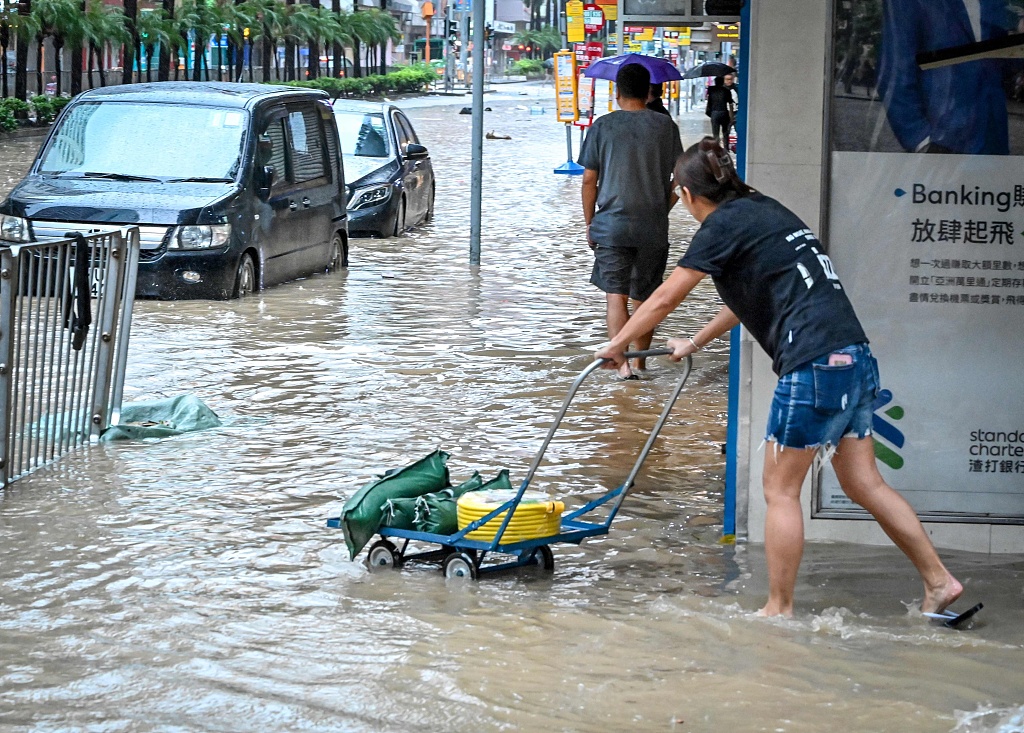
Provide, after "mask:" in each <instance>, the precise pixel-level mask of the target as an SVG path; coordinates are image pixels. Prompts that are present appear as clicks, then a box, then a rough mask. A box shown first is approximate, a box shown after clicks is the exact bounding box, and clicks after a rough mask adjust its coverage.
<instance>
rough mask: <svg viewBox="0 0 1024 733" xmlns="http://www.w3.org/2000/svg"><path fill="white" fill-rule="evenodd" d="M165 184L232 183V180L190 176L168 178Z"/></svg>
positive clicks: (233, 180)
mask: <svg viewBox="0 0 1024 733" xmlns="http://www.w3.org/2000/svg"><path fill="white" fill-rule="evenodd" d="M164 182H165V183H234V182H235V179H234V178H218V177H217V176H190V177H188V178H168V179H166V180H165V181H164Z"/></svg>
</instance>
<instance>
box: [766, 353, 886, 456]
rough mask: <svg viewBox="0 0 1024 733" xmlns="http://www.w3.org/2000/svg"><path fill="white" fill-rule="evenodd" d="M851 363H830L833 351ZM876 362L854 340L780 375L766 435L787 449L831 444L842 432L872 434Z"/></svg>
mask: <svg viewBox="0 0 1024 733" xmlns="http://www.w3.org/2000/svg"><path fill="white" fill-rule="evenodd" d="M837 353H838V354H849V355H850V356H851V357H853V363H852V364H846V365H837V366H829V363H828V362H829V356H830V355H831V354H837ZM878 389H879V380H878V362H877V361H875V357H873V356H872V355H871V349H869V348H868V345H867V344H854V345H852V346H847V347H844V348H842V349H836V350H835V351H832V352H830V353H829V354H826V355H825V356H822V357H819V358H817V359H815V360H813V361H809V362H807V363H806V364H803V365H801V366H799V367H797V368H796V369H794V370H793V371H791V372H789V373H788V374H786V375H784V376H783V377H782V378H781V379H779V385H778V386H777V387H776V388H775V398H774V399H773V400H772V410H771V414H769V415H768V434H767V435H766V436H765V440H769V441H774V442H776V443H778V444H779V445H782V446H786V447H788V448H819V447H821V446H831V447H835V446H837V445H838V444H839V441H840V439H842V438H845V437H855V438H864V437H867V436H868V435H870V434H871V418H872V416H873V415H874V409H873V405H874V401H875V396H876V395H877V394H878Z"/></svg>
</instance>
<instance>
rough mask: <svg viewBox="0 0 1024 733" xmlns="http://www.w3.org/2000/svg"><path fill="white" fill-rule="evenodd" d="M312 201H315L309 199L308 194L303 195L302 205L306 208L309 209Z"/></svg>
mask: <svg viewBox="0 0 1024 733" xmlns="http://www.w3.org/2000/svg"><path fill="white" fill-rule="evenodd" d="M312 203H313V202H312V201H310V200H309V197H308V196H303V197H302V207H303V208H304V209H308V208H309V207H310V206H311V205H312Z"/></svg>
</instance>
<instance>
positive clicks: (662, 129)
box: [579, 64, 683, 379]
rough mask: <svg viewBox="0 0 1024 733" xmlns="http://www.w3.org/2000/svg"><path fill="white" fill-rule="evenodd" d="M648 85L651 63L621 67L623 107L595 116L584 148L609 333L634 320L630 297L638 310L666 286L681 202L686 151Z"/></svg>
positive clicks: (623, 370)
mask: <svg viewBox="0 0 1024 733" xmlns="http://www.w3.org/2000/svg"><path fill="white" fill-rule="evenodd" d="M650 84H651V75H650V72H649V71H648V70H647V69H646V68H644V67H643V66H641V65H639V64H627V65H625V66H623V67H622V68H621V69H620V70H619V73H618V76H617V78H616V80H615V93H616V99H617V101H618V103H619V108H620V109H619V110H618V111H616V112H612V113H610V114H606V115H603V116H601V117H598V118H597V119H596V120H595V121H594V124H593V126H592V127H591V128H590V132H589V133H588V134H587V137H586V140H585V141H584V143H583V148H582V150H580V157H579V163H580V165H582V166H583V167H584V168H585V169H586V170H585V171H584V172H583V186H582V196H583V218H584V220H585V222H586V224H587V243H588V244H589V245H590V248H591V249H593V250H594V268H593V271H592V273H591V277H590V282H591V283H593V284H594V285H596V286H597V287H598V288H600V289H601V290H603V291H604V292H605V294H606V295H605V306H606V318H607V324H608V337H609V338H612V337H614V336H615V335H616V334H617V333H618V332H619V330H620V329H621V328H622V327H623V325H625V323H626V321H628V320H629V301H630V299H632V301H633V308H634V309H635V308H637V307H638V306H639V305H640V303H642V302H643V301H644V300H646V299H647V297H648V296H649V295H650V294H651V293H653V292H654V291H655V289H657V287H658V286H659V285H661V282H662V280H663V279H664V277H665V265H666V264H667V263H668V212H669V209H671V208H672V206H673V204H675V202H676V201H677V200H678V199H677V197H676V196H675V194H673V193H672V168H673V166H674V165H675V160H676V158H678V157H679V154H680V153H681V152H682V149H683V148H682V144H681V143H680V141H679V128H678V127H676V124H675V123H674V122H673V121H672V118H671V117H669V116H668V115H663V114H659V113H658V112H654V111H652V110H649V109H647V108H646V107H645V105H646V103H647V97H648V93H649V91H650ZM653 336H654V331H653V329H652V330H651V331H650V332H649V333H643V334H639V335H638V336H637V338H636V339H635V343H636V347H637V349H641V350H642V349H646V348H648V347H649V346H650V344H651V339H652V338H653ZM645 366H646V364H645V363H644V361H643V360H638V361H636V362H635V363H634V364H633V365H630V364H628V363H624V364H622V365H621V367H620V368H619V376H620V377H622V378H623V379H636V378H638V377H637V374H636V372H635V371H634V368H635V369H636V370H642V369H644V368H645Z"/></svg>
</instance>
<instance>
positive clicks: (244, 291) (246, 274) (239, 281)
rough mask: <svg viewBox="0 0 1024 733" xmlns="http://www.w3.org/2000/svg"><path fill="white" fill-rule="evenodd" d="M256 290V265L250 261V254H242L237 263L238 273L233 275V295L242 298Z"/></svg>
mask: <svg viewBox="0 0 1024 733" xmlns="http://www.w3.org/2000/svg"><path fill="white" fill-rule="evenodd" d="M255 292H256V265H255V264H254V263H253V261H252V255H250V254H248V253H246V254H244V255H242V261H241V262H239V263H238V273H237V274H236V275H235V297H236V298H244V297H246V296H247V295H252V294H253V293H255Z"/></svg>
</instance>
